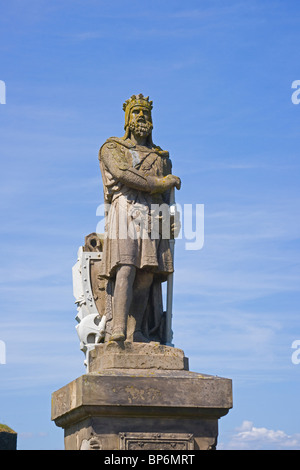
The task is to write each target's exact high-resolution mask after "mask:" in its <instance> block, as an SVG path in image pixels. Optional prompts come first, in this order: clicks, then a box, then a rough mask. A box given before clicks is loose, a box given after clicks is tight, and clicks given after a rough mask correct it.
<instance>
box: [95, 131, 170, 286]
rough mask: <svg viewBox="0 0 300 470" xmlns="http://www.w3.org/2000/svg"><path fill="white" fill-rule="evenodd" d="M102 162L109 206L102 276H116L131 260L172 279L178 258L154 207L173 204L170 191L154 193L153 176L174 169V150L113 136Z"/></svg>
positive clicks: (102, 153)
mask: <svg viewBox="0 0 300 470" xmlns="http://www.w3.org/2000/svg"><path fill="white" fill-rule="evenodd" d="M137 150H138V151H137ZM99 161H100V168H101V173H102V179H103V188H104V199H105V202H106V203H107V204H109V211H108V216H107V221H106V230H105V231H106V238H105V240H104V246H103V258H102V263H101V272H100V275H101V276H104V277H107V278H113V277H114V275H115V272H116V268H117V267H118V266H120V265H124V264H129V265H134V266H135V267H136V268H138V269H144V270H148V271H151V272H153V273H154V275H155V278H156V280H160V281H164V280H166V279H167V276H168V274H170V273H172V272H173V260H172V255H171V251H170V246H169V240H168V239H167V238H166V237H165V236H164V233H163V236H162V233H161V229H158V227H159V223H158V219H159V213H158V212H155V211H154V213H155V214H154V217H153V208H157V207H159V206H161V205H162V204H164V206H161V207H164V208H166V207H167V208H168V206H167V204H168V203H169V191H166V192H165V193H163V194H158V193H156V194H152V193H151V187H150V186H149V182H148V180H147V177H148V176H152V177H153V176H156V177H164V176H166V175H168V174H170V173H171V161H170V159H169V154H168V152H165V151H162V150H161V149H160V148H159V147H155V146H153V148H147V147H139V149H137V147H135V145H134V144H133V143H132V142H131V141H130V140H129V139H126V140H124V139H122V138H117V137H111V138H110V139H108V140H107V141H106V142H105V144H104V145H103V146H102V147H101V149H100V151H99Z"/></svg>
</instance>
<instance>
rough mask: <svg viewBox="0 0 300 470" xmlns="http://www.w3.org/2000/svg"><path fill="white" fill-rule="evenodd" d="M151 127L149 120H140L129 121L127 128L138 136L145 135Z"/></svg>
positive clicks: (149, 131)
mask: <svg viewBox="0 0 300 470" xmlns="http://www.w3.org/2000/svg"><path fill="white" fill-rule="evenodd" d="M152 128H153V124H152V122H150V121H146V122H142V121H138V122H137V121H131V122H130V124H129V129H130V130H131V132H133V133H134V134H137V135H138V136H140V137H147V136H148V135H149V134H150V133H151V131H152Z"/></svg>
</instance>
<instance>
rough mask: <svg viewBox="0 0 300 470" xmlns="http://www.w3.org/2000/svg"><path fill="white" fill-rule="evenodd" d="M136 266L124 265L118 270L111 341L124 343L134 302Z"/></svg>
mask: <svg viewBox="0 0 300 470" xmlns="http://www.w3.org/2000/svg"><path fill="white" fill-rule="evenodd" d="M135 272H136V268H135V266H131V265H123V266H120V267H119V268H118V271H117V274H116V281H115V289H114V307H113V328H112V335H111V337H110V339H111V341H124V340H125V336H126V323H127V317H128V312H129V307H130V304H131V301H132V290H133V289H132V288H133V282H134V279H135Z"/></svg>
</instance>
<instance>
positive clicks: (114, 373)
mask: <svg viewBox="0 0 300 470" xmlns="http://www.w3.org/2000/svg"><path fill="white" fill-rule="evenodd" d="M231 407H232V390H231V380H229V379H224V378H221V377H215V376H209V375H202V374H197V373H195V372H190V371H184V370H178V371H170V370H169V371H168V370H164V371H162V370H152V371H151V370H142V369H140V370H134V369H127V370H125V369H124V370H106V371H103V372H99V373H89V374H86V375H83V376H81V377H79V378H77V379H76V380H74V381H73V382H71V383H69V384H68V385H66V386H65V387H63V388H61V389H60V390H58V391H56V392H54V394H53V396H52V420H54V421H55V423H56V425H57V426H61V427H63V428H64V429H65V446H66V449H80V448H81V446H83V447H84V448H89V445H90V444H89V443H91V444H93V448H95V447H99V448H101V449H103V450H105V449H106V450H117V449H122V448H124V442H123V444H122V440H121V438H120V433H145V432H150V431H151V430H155V432H156V433H159V434H160V435H161V442H158V441H155V443H154V444H153V445H154V448H155V449H158V448H160V447H159V446H162V447H161V448H162V449H165V448H166V446H168V445H170V446H171V447H170V449H171V448H173V447H172V446H174V445H176V446H179V447H180V446H181V447H182V446H185V445H188V446H191V445H194V446H195V448H198V449H204V448H213V447H214V445H215V442H216V439H217V433H218V419H219V418H220V417H221V416H224V415H225V414H227V412H228V411H229V409H230V408H231ZM170 433H171V434H174V433H175V435H176V436H175V437H174V439H173V441H174V442H173V441H172V442H171V441H170V436H169V434H170ZM182 433H184V434H188V435H192V436H193V437H190V438H189V439H192V442H193V444H191V443H190V441H189V444H187V440H184V439H183V440H182V439H181V440H180V436H179V434H182ZM95 439H96V441H95ZM153 439H154V438H153V437H151V438H149V439H148V440H147V439H146V438H142V437H141V438H140V439H137V440H135V444H134V445H135V446H139V444H138V443H137V442H141V443H142V444H144V445H146V446H148V447H147V448H149V446H151V445H152V444H151V442H153ZM95 442H96V443H97V445H96V444H95ZM168 443H169V444H168ZM128 445H133V441H130V442H129V441H128ZM122 446H123V447H122Z"/></svg>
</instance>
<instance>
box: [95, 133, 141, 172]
mask: <svg viewBox="0 0 300 470" xmlns="http://www.w3.org/2000/svg"><path fill="white" fill-rule="evenodd" d="M132 147H134V144H133V143H132V142H130V141H128V140H124V138H122V137H109V138H108V139H107V140H106V141H105V142H104V144H103V145H102V147H101V148H100V150H99V160H100V161H105V155H107V157H109V158H110V159H111V158H112V159H113V160H114V162H115V164H116V165H117V166H118V167H119V168H120V169H121V170H126V169H128V168H129V166H130V161H129V160H128V156H127V155H126V149H130V148H132Z"/></svg>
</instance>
